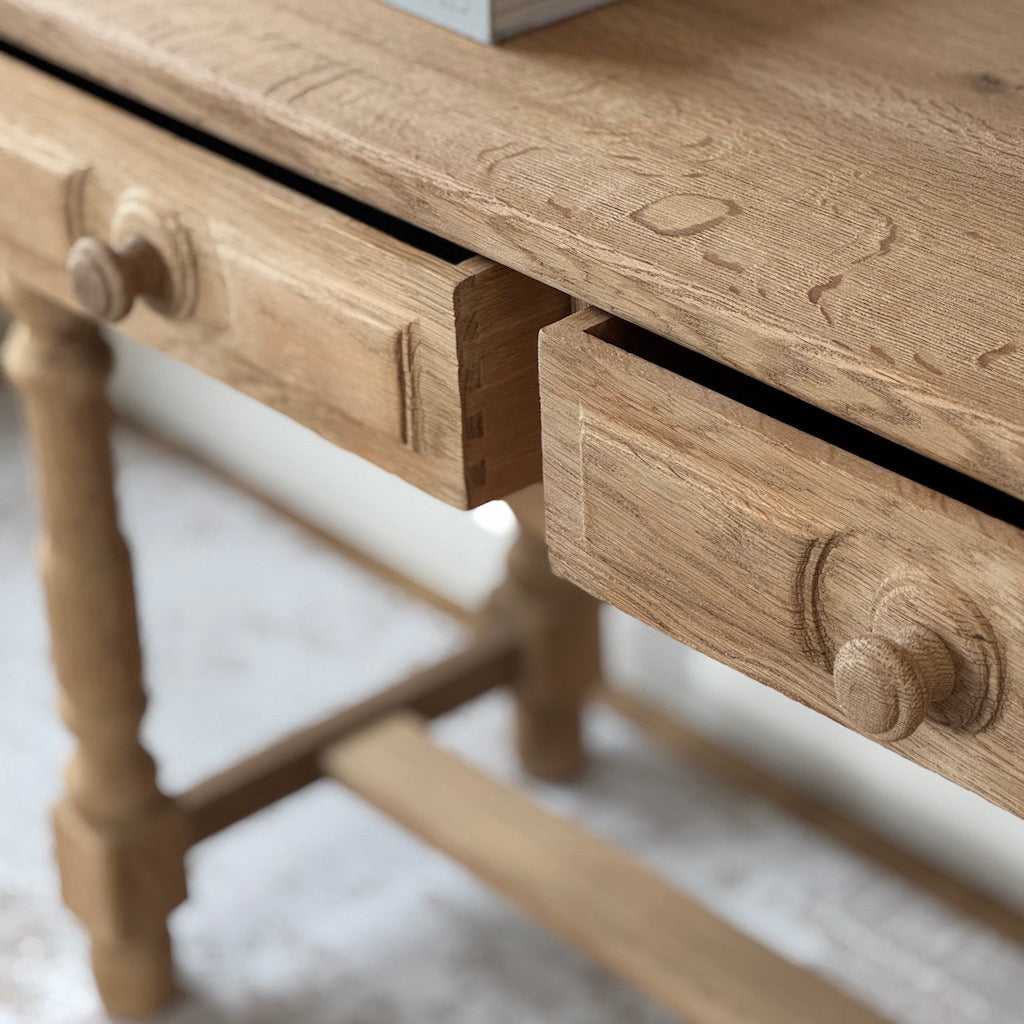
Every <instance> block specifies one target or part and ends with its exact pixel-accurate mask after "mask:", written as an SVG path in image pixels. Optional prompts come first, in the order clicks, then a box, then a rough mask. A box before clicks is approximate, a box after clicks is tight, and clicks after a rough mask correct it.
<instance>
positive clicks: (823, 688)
mask: <svg viewBox="0 0 1024 1024" xmlns="http://www.w3.org/2000/svg"><path fill="white" fill-rule="evenodd" d="M617 330H618V328H617V326H616V324H615V322H614V321H610V320H609V318H608V317H607V316H606V315H605V314H602V313H599V312H596V311H591V312H589V313H588V312H583V313H577V314H574V315H573V316H572V317H571V318H569V319H568V320H565V321H562V323H560V324H556V325H554V326H552V327H550V328H546V329H545V330H544V331H543V332H542V334H541V402H542V409H543V419H544V479H545V494H546V498H547V508H548V541H549V544H550V547H551V559H552V564H553V565H554V567H555V569H556V571H557V572H559V573H561V574H564V575H565V576H566V577H567V578H568V579H570V580H572V581H573V582H575V583H577V584H578V585H580V586H582V587H583V588H584V589H586V590H587V591H589V592H590V593H592V594H594V595H595V596H597V597H599V598H602V599H603V600H607V601H610V602H611V603H612V604H614V605H617V606H618V607H619V608H621V609H623V610H624V611H626V612H628V613H629V614H631V615H635V616H637V617H639V618H641V619H643V620H645V621H646V622H648V623H650V624H651V625H654V626H656V627H657V628H658V629H660V630H662V631H663V632H665V633H667V634H669V635H670V636H673V637H675V638H676V639H678V640H681V641H682V642H683V643H686V644H689V645H690V646H692V647H696V648H697V649H698V650H701V651H703V652H705V653H707V654H709V655H711V656H712V657H713V658H716V659H717V660H719V661H723V662H725V663H727V664H730V665H732V666H733V667H735V668H737V669H739V670H740V671H741V672H743V673H745V674H746V675H748V676H752V677H753V678H755V679H757V680H760V681H761V682H763V683H766V684H767V685H769V686H772V687H774V688H775V689H778V690H781V691H782V692H783V693H786V694H787V695H789V696H790V697H794V698H796V699H797V700H800V701H802V702H803V703H806V704H809V705H810V706H811V707H813V708H815V709H817V710H819V711H822V712H824V713H825V714H828V715H830V716H832V717H834V718H836V719H838V720H839V721H842V722H844V723H845V724H847V725H853V726H854V727H859V728H861V729H863V730H864V731H866V732H874V733H885V732H886V730H887V729H888V728H890V727H891V728H892V729H894V730H896V726H897V724H899V723H902V724H904V725H906V724H907V723H908V722H909V724H910V725H916V724H917V723H919V722H921V721H922V719H923V720H924V721H923V724H921V725H920V727H919V728H916V730H914V731H912V734H911V735H909V736H908V737H907V738H906V739H903V740H901V741H900V742H898V743H896V744H894V749H896V750H897V751H899V752H900V753H901V754H903V755H905V756H907V757H909V758H911V759H912V760H915V761H917V762H918V763H920V764H923V765H925V766H926V767H928V768H931V769H933V770H935V771H937V772H939V773H941V774H944V775H946V776H947V777H949V778H951V779H953V780H954V781H955V782H957V783H959V784H960V785H962V786H965V787H967V788H969V789H973V790H974V791H975V792H977V793H980V794H981V795H983V796H985V797H986V798H987V799H989V800H991V801H993V802H994V803H997V804H1000V805H1002V806H1003V807H1006V808H1008V809H1010V810H1012V811H1013V812H1014V813H1016V814H1018V815H1020V814H1024V765H1022V757H1021V755H1022V753H1024V746H1022V742H1021V737H1022V736H1024V703H1022V702H1021V687H1022V686H1024V682H1022V681H1024V622H1022V620H1021V615H1020V609H1021V608H1022V607H1024V534H1022V533H1021V531H1019V530H1017V529H1015V528H1014V527H1012V526H1010V525H1008V524H1007V523H1004V522H1001V521H999V520H996V519H993V518H991V517H989V516H986V515H983V514H981V513H980V512H978V511H976V510H975V509H972V508H969V507H967V506H966V505H962V504H960V503H959V502H956V501H953V500H952V499H950V498H947V497H945V496H943V495H940V494H938V493H936V492H934V491H930V490H928V489H927V488H925V487H923V486H921V485H919V484H916V483H913V482H911V481H910V480H907V479H905V478H903V477H900V476H897V475H896V474H894V473H891V472H889V471H888V470H885V469H882V468H880V467H878V466H875V465H872V464H870V463H867V462H865V461H863V460H862V459H859V458H857V457H855V456H853V455H850V454H849V453H847V452H845V451H842V450H840V449H837V448H834V447H833V446H831V445H829V444H826V443H825V442H823V441H821V440H819V439H817V438H814V437H811V436H809V435H808V434H805V433H802V432H800V431H798V430H796V429H794V428H792V427H790V426H788V425H786V424H783V423H781V422H778V421H775V420H771V419H769V418H768V417H766V416H764V415H763V414H761V413H760V412H757V411H755V410H754V409H752V408H749V407H747V406H744V405H740V404H738V403H737V402H735V401H732V400H731V399H727V398H725V397H724V396H722V395H720V394H717V393H715V392H713V391H710V390H708V389H707V388H705V387H703V386H701V385H699V384H697V383H695V382H694V381H691V380H687V379H686V378H684V377H682V376H679V375H677V374H675V373H673V372H671V371H670V370H667V369H664V368H662V367H660V366H656V365H654V364H653V363H650V362H647V361H645V360H644V359H641V358H640V357H638V356H637V355H634V354H632V353H631V352H628V351H625V350H624V349H623V348H620V347H616V345H613V344H610V343H609V342H606V341H603V340H601V338H599V337H597V336H596V335H597V334H599V333H602V332H604V333H606V334H609V335H611V334H614V333H616V331H617ZM620 333H621V334H622V337H623V338H625V339H629V338H630V337H631V332H630V331H629V330H624V331H621V332H620ZM632 333H635V332H632ZM628 343H629V342H628V340H627V341H624V342H623V344H627V345H628ZM908 629H922V630H925V631H928V632H930V633H932V634H935V635H937V636H938V638H939V639H941V640H942V642H943V643H944V644H945V645H946V646H947V647H948V648H949V650H950V651H951V652H952V655H953V659H954V662H955V680H954V686H953V689H952V692H951V693H950V694H949V695H948V696H943V695H942V694H941V693H940V694H934V695H930V696H928V698H927V699H925V698H924V697H923V696H922V698H921V703H920V706H918V707H916V709H915V708H914V707H912V706H911V704H912V702H913V700H914V699H915V698H914V694H913V683H912V682H908V679H907V678H902V677H898V674H897V670H898V669H900V666H901V665H902V664H903V663H902V662H901V661H899V660H898V659H897V661H895V662H893V664H891V665H890V666H889V667H888V675H885V677H884V684H885V693H883V694H879V695H876V697H877V699H875V700H874V708H875V710H874V711H872V713H871V714H873V715H874V716H875V717H874V718H872V717H871V714H869V713H868V710H867V709H868V708H869V706H870V705H872V700H873V699H872V698H871V695H870V694H862V695H860V696H858V699H856V700H853V699H851V697H850V694H849V692H847V691H848V690H849V688H850V687H851V686H852V687H855V688H856V686H857V685H858V681H857V680H851V679H850V678H845V679H844V680H841V682H842V683H843V685H842V686H840V692H841V693H845V695H846V700H845V703H846V705H847V707H848V708H853V709H854V710H855V712H856V717H855V719H854V720H853V721H851V720H850V719H849V718H848V717H847V715H846V714H845V713H844V711H843V709H842V707H840V702H839V701H838V700H837V697H836V692H835V685H836V682H835V680H834V679H833V670H834V667H835V663H836V659H837V654H838V653H839V652H840V651H842V650H843V649H844V645H846V644H848V643H850V642H851V641H857V640H858V638H865V637H875V638H884V639H886V640H899V639H900V637H903V636H904V634H905V631H906V630H908ZM847 653H849V651H847ZM918 655H920V652H918ZM922 657H923V656H922ZM924 660H926V661H927V660H928V659H927V658H925V659H924ZM915 664H916V665H918V667H920V664H918V663H916V662H915ZM840 667H841V668H842V666H840ZM860 667H861V668H863V667H864V666H863V665H861V666H860ZM904 667H905V666H904ZM875 669H878V670H879V671H882V669H881V668H880V667H879V666H878V665H876V666H875ZM841 674H842V673H841ZM926 674H927V672H926ZM859 676H860V678H859V685H860V686H862V687H866V688H868V689H871V687H872V686H873V685H876V684H878V682H879V680H878V676H877V674H876V675H874V676H872V675H868V674H866V673H863V672H861V673H859ZM915 678H917V681H918V682H919V681H920V678H919V676H917V677H915ZM878 704H883V705H885V707H884V709H883V712H878V710H877V705H878ZM901 705H902V706H901ZM890 712H892V713H893V715H894V716H895V717H894V719H893V721H892V722H891V723H888V722H881V718H885V717H886V716H887V715H888V714H889V713H890ZM925 715H927V718H925ZM907 716H909V718H907ZM915 716H916V717H915ZM876 719H877V720H876ZM897 719H898V722H897ZM905 731H906V730H905V729H903V730H896V731H894V732H893V733H892V734H891V735H890V738H893V739H894V738H895V737H896V735H897V734H898V733H900V732H905Z"/></svg>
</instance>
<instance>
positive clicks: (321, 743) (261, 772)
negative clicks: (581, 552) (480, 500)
mask: <svg viewBox="0 0 1024 1024" xmlns="http://www.w3.org/2000/svg"><path fill="white" fill-rule="evenodd" d="M522 663H523V658H522V652H521V648H520V643H519V641H518V639H516V638H513V636H512V635H511V633H510V632H506V631H505V630H503V629H501V628H500V627H498V626H495V627H492V628H491V629H490V630H489V631H488V630H486V629H485V630H482V631H481V632H480V634H479V635H478V636H477V637H476V639H475V640H474V642H473V644H472V645H471V646H470V647H469V648H467V649H466V650H464V651H460V652H459V653H458V654H456V655H454V656H453V657H451V658H449V659H447V660H446V661H443V662H440V663H439V664H437V665H432V666H430V668H427V669H424V670H423V671H421V672H417V673H416V674H415V675H412V676H410V677H408V678H407V679H403V680H402V681H401V682H398V683H395V684H394V685H393V686H389V687H388V688H386V689H384V690H381V691H379V692H377V693H375V694H373V695H372V696H371V697H367V698H366V700H363V701H360V702H359V703H358V704H354V705H352V706H350V707H347V708H344V709H342V710H341V711H338V712H336V713H335V714H333V715H329V716H328V717H326V718H324V719H321V720H320V721H318V722H315V723H313V724H312V725H309V726H306V727H305V728H302V729H298V730H296V731H295V732H293V733H290V734H289V735H287V736H283V737H282V738H281V739H279V740H277V741H276V742H274V743H273V744H271V745H270V746H268V747H266V748H264V749H263V750H261V751H259V752H257V753H255V754H253V755H251V756H250V757H247V758H245V759H243V760H241V761H239V762H237V763H236V764H233V765H231V766H230V767H228V768H225V769H224V770H223V771H221V772H219V773H218V774H217V775H213V776H211V777H210V778H207V779H204V780H203V781H202V782H199V783H197V784H196V785H195V786H193V787H192V788H191V789H189V790H187V791H186V792H184V793H182V794H180V795H179V796H178V797H177V798H176V801H175V802H176V804H177V806H178V807H179V808H180V810H181V812H182V815H183V817H184V819H185V821H186V822H187V825H188V840H189V842H190V843H197V842H199V841H201V840H203V839H206V838H208V837H209V836H212V835H214V834H215V833H217V832H220V831H221V830H223V829H225V828H228V827H229V826H230V825H234V824H236V823H237V822H239V821H242V820H243V819H244V818H247V817H249V815H251V814H255V813H256V812H257V811H260V810H262V809H263V808H264V807H268V806H270V804H272V803H274V802H276V801H277V800H281V799H282V798H284V797H286V796H289V795H290V794H292V793H295V792H297V791H298V790H300V789H302V788H303V787H304V786H308V785H310V784H311V783H313V782H316V780H317V779H319V778H321V777H322V775H323V769H322V767H321V764H320V758H321V755H322V754H323V752H324V750H325V748H326V747H328V746H330V745H331V744H334V743H337V742H339V741H340V740H342V739H344V738H346V737H348V736H350V735H352V734H353V733H355V732H358V731H360V730H361V729H365V728H366V727H367V726H369V725H372V724H373V723H374V722H376V721H379V720H380V719H383V718H386V717H389V716H390V715H392V714H394V713H395V712H397V711H410V712H413V713H415V714H417V715H420V716H422V717H423V718H436V717H437V716H439V715H443V714H447V713H448V712H449V711H452V710H454V709H455V708H457V707H459V706H460V705H461V704H464V703H465V702H466V701H469V700H473V699H474V698H476V697H479V696H480V695H481V694H483V693H486V692H487V691H488V690H491V689H494V688H495V687H498V686H508V685H512V684H515V683H516V682H517V681H518V678H519V675H520V673H521V671H522Z"/></svg>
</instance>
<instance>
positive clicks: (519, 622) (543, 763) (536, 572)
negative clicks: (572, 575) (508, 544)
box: [491, 485, 600, 781]
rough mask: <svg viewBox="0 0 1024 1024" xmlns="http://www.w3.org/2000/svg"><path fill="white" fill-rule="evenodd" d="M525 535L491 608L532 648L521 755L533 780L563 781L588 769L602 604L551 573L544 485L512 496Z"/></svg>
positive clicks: (522, 698)
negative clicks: (586, 737) (587, 717)
mask: <svg viewBox="0 0 1024 1024" xmlns="http://www.w3.org/2000/svg"><path fill="white" fill-rule="evenodd" d="M509 504H510V505H511V506H512V510H513V511H514V512H515V514H516V518H517V519H518V520H519V527H520V533H519V537H518V539H517V540H516V542H515V543H514V544H513V546H512V550H511V551H510V552H509V559H508V575H507V577H506V580H505V582H504V584H502V586H501V587H499V588H498V590H497V591H496V592H495V594H494V596H493V598H492V601H491V611H492V612H493V613H494V614H498V615H501V616H504V617H507V618H508V619H510V620H511V621H512V622H513V623H514V624H515V626H516V628H517V629H518V630H519V631H520V632H521V634H522V636H523V638H524V640H525V643H526V664H525V668H524V673H523V677H522V679H521V681H520V684H519V686H518V688H517V691H516V696H517V706H518V742H519V756H520V759H521V761H522V764H523V767H524V769H525V770H526V771H528V772H529V773H530V774H531V775H535V776H537V777H538V778H542V779H549V780H555V781H558V780H564V779H569V778H571V777H572V776H574V775H576V774H577V773H578V772H579V771H580V770H581V769H582V767H583V765H584V761H585V754H584V749H583V740H582V723H581V719H582V714H583V709H584V706H585V704H586V700H587V696H588V694H589V693H590V690H591V687H592V686H593V685H594V683H595V682H596V681H597V680H598V678H599V677H600V652H599V639H598V624H597V612H598V602H597V601H595V600H594V599H593V598H592V597H590V596H589V595H588V594H585V593H583V591H582V590H580V589H579V588H577V587H575V586H573V585H572V584H571V583H567V582H566V581H565V580H561V579H559V578H558V577H557V576H555V575H554V574H553V573H552V572H551V565H550V563H549V561H548V551H547V544H546V543H545V540H544V494H543V491H542V489H541V487H540V486H539V485H537V486H535V487H530V488H527V489H526V490H525V491H521V492H520V493H519V494H517V495H514V496H513V497H512V498H510V499H509Z"/></svg>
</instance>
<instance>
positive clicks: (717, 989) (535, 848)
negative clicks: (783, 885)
mask: <svg viewBox="0 0 1024 1024" xmlns="http://www.w3.org/2000/svg"><path fill="white" fill-rule="evenodd" d="M325 765H326V767H327V769H328V771H329V773H330V774H331V775H333V776H334V777H335V778H337V779H338V780H339V781H340V782H343V783H344V784H345V785H346V786H349V787H351V788H352V789H354V790H355V791H356V792H357V793H359V794H360V795H361V796H363V797H365V798H366V799H367V800H369V801H370V802H371V803H372V804H374V805H375V806H377V807H379V808H380V809H381V810H382V811H384V812H385V813H386V814H388V815H389V816H391V817H393V818H394V819H395V820H396V821H398V822H399V823H400V824H402V825H404V826H405V827H406V828H408V829H409V830H411V831H412V832H415V833H416V834H417V835H419V836H421V837H422V838H424V839H425V840H426V841H427V842H429V843H431V844H432V845H434V846H436V847H438V848H439V849H441V850H442V851H444V852H445V853H447V854H449V855H450V856H452V857H454V858H455V859H456V860H458V861H460V862H462V863H463V864H464V865H465V866H466V867H468V868H469V869H470V870H471V871H473V872H474V873H475V874H478V875H480V876H481V878H483V879H484V880H485V881H486V882H488V883H489V884H490V885H493V886H494V887H495V888H496V889H497V890H498V891H499V892H501V893H502V894H503V895H504V896H505V897H506V898H508V899H509V900H511V901H512V902H513V903H516V904H517V905H518V906H520V907H521V908H522V909H524V910H526V911H527V912H528V913H530V914H532V915H533V916H534V917H536V918H538V919H539V920H540V921H541V922H542V923H543V924H544V925H546V926H547V927H549V928H551V929H552V930H554V931H556V932H557V933H558V934H560V935H561V936H562V937H563V938H565V939H567V940H568V941H570V942H572V943H573V944H574V945H577V946H579V947H580V948H582V949H584V950H586V951H587V952H588V953H590V954H591V955H592V956H593V957H595V958H596V959H597V960H598V961H599V962H601V963H603V964H604V965H605V966H607V967H609V968H611V969H612V970H613V971H615V972H616V973H617V974H620V975H621V976H622V977H624V978H626V979H628V980H629V981H631V982H633V983H634V984H635V985H637V987H638V988H640V989H641V990H643V991H644V992H646V993H647V994H648V995H650V996H652V997H654V998H655V999H657V1000H659V1001H660V1002H661V1003H663V1004H664V1005H666V1006H668V1007H669V1008H670V1009H672V1010H674V1011H676V1012H678V1013H679V1014H681V1015H682V1016H684V1017H685V1018H686V1020H687V1021H689V1022H691V1024H823V1022H825V1021H828V1022H830V1024H869V1022H870V1024H880V1022H881V1018H880V1017H878V1016H876V1015H875V1014H873V1013H871V1012H869V1011H868V1010H866V1009H864V1008H863V1007H861V1006H860V1005H859V1004H856V1003H854V1002H853V1001H852V1000H851V999H848V998H846V997H844V996H842V995H841V994H840V993H838V992H837V991H836V990H834V989H832V988H830V987H829V986H828V985H827V984H825V983H824V982H823V981H821V980H820V979H818V978H816V977H814V976H813V975H811V974H809V973H807V972H805V971H802V970H801V969H800V968H798V967H795V966H794V965H792V964H790V963H787V962H786V961H785V960H782V959H781V958H780V957H778V956H776V955H775V954H773V953H771V952H769V951H768V950H766V949H765V948H764V947H763V946H760V945H758V944H757V943H756V942H754V941H753V940H752V939H749V938H747V937H746V936H744V935H742V934H740V933H739V932H737V931H735V930H734V929H733V928H731V927H730V926H729V925H727V924H725V923H724V922H723V921H722V920H721V919H719V918H717V917H715V916H714V915H713V914H711V913H710V912H709V911H707V910H705V909H704V908H703V907H701V906H700V905H699V904H697V903H696V902H694V901H693V900H691V899H689V898H688V897H686V896H684V895H683V894H682V893H681V892H679V891H678V890H675V889H673V888H672V887H671V886H669V885H668V884H667V883H666V882H663V881H662V880H661V879H660V878H658V877H657V876H656V875H654V874H652V873H651V872H649V871H647V870H646V869H644V868H642V867H640V866H638V865H637V864H636V863H635V862H634V861H631V860H630V859H629V858H628V857H627V856H626V855H625V854H624V853H622V852H621V851H619V850H617V849H616V848H615V847H613V846H610V845H608V844H606V843H603V842H601V841H600V840H598V839H596V838H594V837H592V836H590V835H588V834H587V833H586V832H584V831H583V830H582V829H580V828H579V827H578V826H576V825H574V824H572V823H571V822H568V821H565V820H563V819H560V818H556V817H554V816H552V815H550V814H548V813H547V812H546V811H544V810H542V809H541V808H539V807H538V806H537V805H536V804H534V803H533V802H531V801H530V800H529V799H527V798H526V797H524V796H520V795H518V794H516V793H515V792H514V791H512V790H510V789H508V788H506V787H505V786H502V785H501V784H500V783H498V782H496V781H493V780H491V779H489V778H488V777H487V776H485V775H483V774H481V773H480V772H478V771H476V770H475V769H473V768H472V767H470V766H469V765H468V764H466V763H465V762H463V761H460V760H459V759H458V758H457V757H455V756H454V755H452V754H448V753H446V752H445V751H443V750H441V749H440V748H438V747H436V746H435V745H434V744H432V743H431V742H430V740H429V738H428V737H427V735H426V733H425V731H424V730H423V727H422V725H421V724H419V723H418V722H417V721H416V720H415V719H413V718H410V717H405V716H397V717H395V718H393V719H390V720H388V721H386V722H383V723H380V724H379V725H376V726H373V727H371V728H370V729H367V730H365V731H364V732H362V733H360V734H359V735H357V736H355V737H353V738H351V739H349V740H346V741H344V742H342V743H340V744H338V745H337V746H336V747H334V748H332V749H331V750H330V751H329V752H328V753H327V755H326V760H325Z"/></svg>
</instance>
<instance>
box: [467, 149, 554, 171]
mask: <svg viewBox="0 0 1024 1024" xmlns="http://www.w3.org/2000/svg"><path fill="white" fill-rule="evenodd" d="M540 151H541V147H540V146H527V147H526V148H525V149H517V150H515V152H512V153H506V154H505V155H504V156H499V157H498V158H497V159H496V160H492V161H491V163H489V164H488V165H487V173H488V174H493V173H494V169H495V168H496V167H497V166H498V165H499V164H503V163H504V162H505V161H506V160H514V159H515V158H516V157H517V156H526V154H527V153H539V152H540ZM482 155H483V154H481V156H482Z"/></svg>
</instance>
